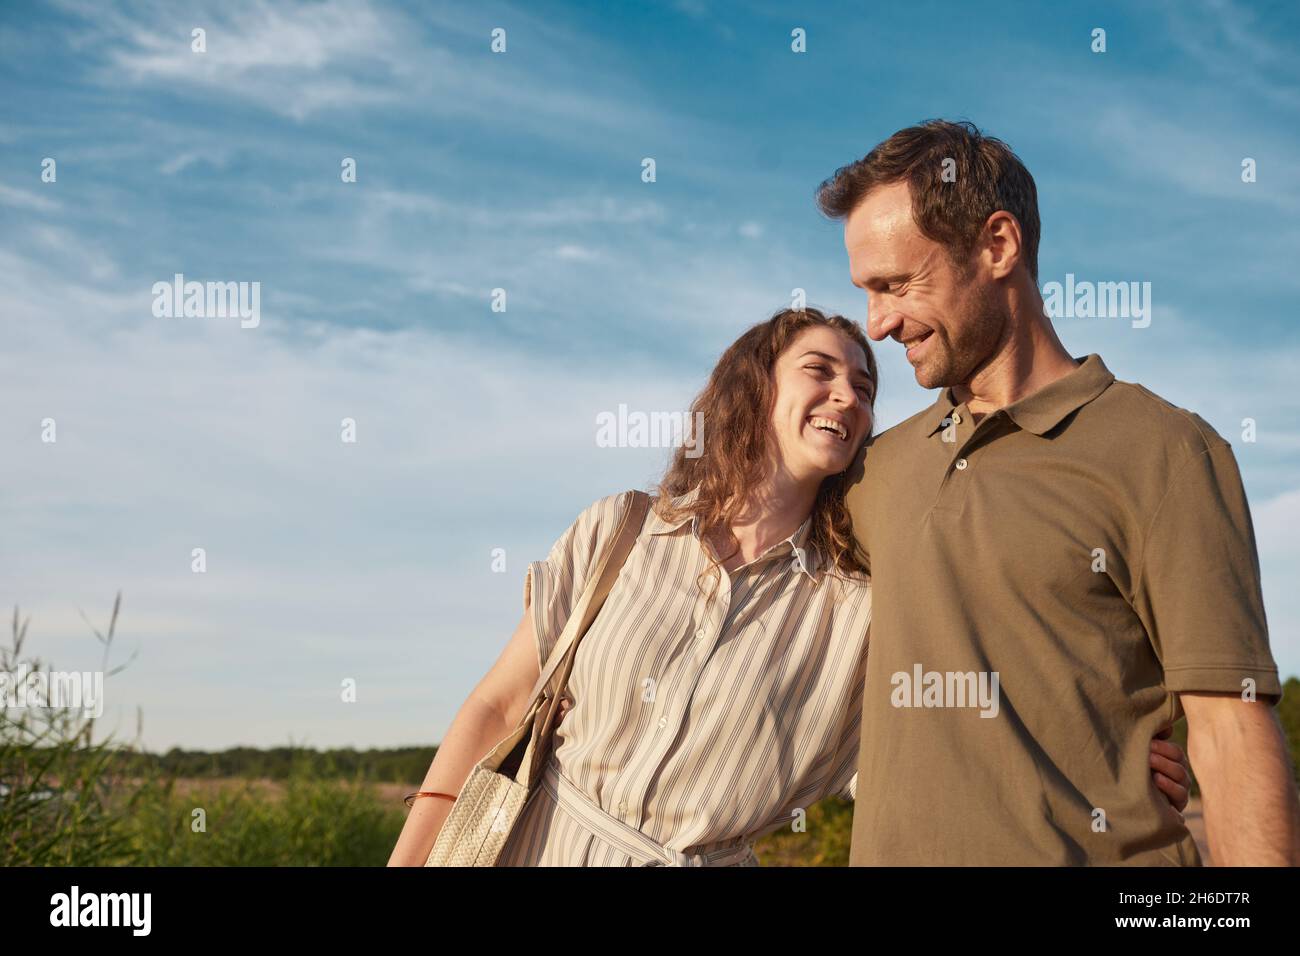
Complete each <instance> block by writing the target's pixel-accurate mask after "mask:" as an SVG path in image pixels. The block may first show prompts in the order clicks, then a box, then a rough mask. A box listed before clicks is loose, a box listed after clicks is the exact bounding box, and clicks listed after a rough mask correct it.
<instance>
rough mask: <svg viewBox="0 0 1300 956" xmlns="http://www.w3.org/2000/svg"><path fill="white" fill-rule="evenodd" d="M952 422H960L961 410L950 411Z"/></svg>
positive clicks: (957, 423)
mask: <svg viewBox="0 0 1300 956" xmlns="http://www.w3.org/2000/svg"><path fill="white" fill-rule="evenodd" d="M952 423H953V424H954V425H960V424H961V412H953V413H952Z"/></svg>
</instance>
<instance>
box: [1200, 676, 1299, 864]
mask: <svg viewBox="0 0 1300 956" xmlns="http://www.w3.org/2000/svg"><path fill="white" fill-rule="evenodd" d="M1179 697H1180V698H1181V700H1182V705H1183V710H1184V712H1186V714H1187V751H1188V755H1189V756H1190V757H1191V760H1192V770H1193V771H1194V772H1195V774H1196V781H1197V783H1198V784H1200V787H1201V800H1202V805H1203V809H1204V813H1205V829H1206V833H1207V836H1208V837H1209V841H1210V853H1211V855H1212V856H1213V857H1214V862H1215V864H1216V865H1218V866H1300V797H1297V795H1296V785H1295V778H1294V776H1293V775H1292V770H1291V761H1290V758H1289V757H1288V756H1287V751H1286V742H1285V740H1284V739H1283V737H1282V730H1281V727H1280V726H1279V725H1278V722H1277V715H1276V714H1275V713H1274V710H1273V708H1272V707H1271V706H1269V705H1268V704H1267V703H1265V702H1264V701H1262V700H1254V701H1247V700H1242V698H1241V695H1240V694H1206V693H1188V692H1183V693H1182V694H1180V695H1179Z"/></svg>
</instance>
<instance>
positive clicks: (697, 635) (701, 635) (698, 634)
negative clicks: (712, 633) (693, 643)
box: [695, 628, 708, 641]
mask: <svg viewBox="0 0 1300 956" xmlns="http://www.w3.org/2000/svg"><path fill="white" fill-rule="evenodd" d="M707 633H708V632H707V631H706V630H704V628H700V629H699V630H698V631H696V632H695V639H696V640H698V641H702V640H704V635H705V634H707Z"/></svg>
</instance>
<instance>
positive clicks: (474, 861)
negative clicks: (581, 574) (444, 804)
mask: <svg viewBox="0 0 1300 956" xmlns="http://www.w3.org/2000/svg"><path fill="white" fill-rule="evenodd" d="M649 507H650V497H649V496H648V495H647V494H646V493H645V492H643V491H633V492H632V500H631V504H630V506H629V507H628V509H627V511H625V512H624V513H623V517H622V520H620V521H619V525H618V529H617V531H616V532H615V534H614V537H613V538H612V539H611V541H610V544H609V547H608V548H607V549H606V550H605V553H604V554H603V555H602V556H601V558H600V563H599V564H598V565H597V566H596V567H595V569H594V570H593V571H592V574H591V575H590V577H589V578H588V579H587V586H586V587H585V588H583V592H582V596H581V597H580V598H579V599H578V603H577V604H576V605H574V607H573V610H572V612H571V613H570V614H569V619H568V620H567V621H566V622H565V625H564V631H563V632H562V633H561V634H560V638H559V640H558V641H557V642H556V644H555V648H554V649H553V650H552V651H551V655H550V657H549V658H548V659H547V662H546V668H545V669H544V670H543V671H542V673H541V675H540V676H539V677H538V678H537V683H536V684H535V685H534V686H533V691H532V694H531V695H530V697H531V699H532V704H531V705H530V706H529V708H528V711H527V712H526V713H525V714H524V717H523V719H522V720H521V721H520V722H519V725H518V726H517V727H516V728H515V729H514V730H513V731H511V733H510V734H509V736H507V737H506V738H505V739H504V740H502V741H501V742H500V743H499V744H497V745H496V746H495V747H493V748H492V751H491V752H490V753H489V754H488V755H487V756H486V757H484V758H483V759H482V760H480V761H479V762H478V763H477V764H475V765H474V769H472V770H471V771H470V773H469V776H468V777H467V778H466V779H465V783H464V785H463V786H462V787H461V788H460V794H459V795H458V796H457V797H456V802H455V803H454V804H452V808H451V813H449V814H448V815H447V819H446V820H445V821H444V822H443V824H442V829H441V830H439V831H438V839H437V840H436V841H435V842H434V844H433V849H432V850H431V851H430V852H429V858H428V859H427V860H426V861H425V864H424V865H425V866H495V865H496V862H497V859H498V858H499V857H500V855H501V851H502V849H503V848H504V847H505V844H506V840H507V838H508V837H509V836H510V832H511V831H512V830H513V829H514V827H515V824H516V823H517V822H518V820H519V817H520V815H521V814H522V813H523V809H524V804H526V803H527V802H528V798H529V797H530V796H531V795H532V793H533V792H534V791H535V790H536V788H537V786H538V785H539V783H540V780H541V776H542V772H543V771H544V770H545V767H546V761H547V760H548V759H549V758H550V753H551V739H552V737H553V736H554V731H555V723H556V718H557V715H558V712H559V701H560V697H561V696H563V694H564V690H565V688H566V687H567V686H568V682H569V674H570V672H571V671H572V670H573V661H574V657H575V656H576V655H577V652H578V643H579V641H581V640H582V636H583V635H584V634H586V633H587V630H588V628H590V626H591V622H592V621H593V620H595V617H596V613H597V612H598V611H599V610H600V608H601V605H602V604H604V603H605V598H606V597H607V596H608V594H609V592H610V589H611V588H612V587H613V586H614V581H615V579H616V578H617V577H618V572H619V570H620V569H621V568H622V567H623V563H624V562H625V561H626V560H627V556H628V554H629V553H630V552H631V550H632V545H633V544H634V543H635V542H636V539H637V536H638V535H639V534H640V533H641V528H642V525H643V524H644V523H645V517H646V514H647V512H648V511H649Z"/></svg>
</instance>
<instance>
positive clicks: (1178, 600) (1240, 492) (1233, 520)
mask: <svg viewBox="0 0 1300 956" xmlns="http://www.w3.org/2000/svg"><path fill="white" fill-rule="evenodd" d="M1140 562H1141V563H1140V567H1139V571H1138V574H1137V576H1136V579H1135V580H1136V585H1135V591H1134V609H1135V610H1136V612H1137V614H1138V616H1139V617H1140V618H1141V619H1142V623H1143V625H1144V626H1145V627H1146V631H1147V634H1148V635H1149V637H1150V639H1151V643H1152V646H1153V647H1154V649H1155V653H1156V655H1157V657H1158V658H1159V659H1160V663H1161V665H1162V666H1163V668H1164V675H1165V688H1166V689H1167V690H1169V691H1173V692H1179V691H1190V692H1195V691H1207V692H1215V691H1219V692H1227V693H1237V694H1240V693H1242V691H1243V689H1244V688H1246V687H1249V686H1251V685H1250V684H1249V683H1247V682H1248V681H1253V686H1254V690H1255V693H1256V695H1257V696H1258V698H1259V699H1261V700H1262V699H1266V698H1271V700H1270V701H1269V702H1270V703H1276V701H1277V698H1278V697H1280V696H1281V693H1282V687H1281V684H1280V683H1279V681H1278V674H1277V664H1276V663H1275V662H1274V660H1273V655H1272V653H1271V652H1270V650H1269V644H1268V625H1267V623H1266V622H1265V619H1264V597H1263V593H1262V591H1261V590H1260V576H1259V555H1258V553H1257V552H1256V550H1255V530H1254V526H1253V524H1252V522H1251V517H1250V508H1249V506H1248V505H1247V504H1246V492H1245V489H1244V488H1243V487H1242V484H1241V474H1240V472H1239V471H1238V469H1237V461H1236V458H1235V457H1234V456H1233V454H1232V448H1231V446H1230V445H1229V444H1228V443H1227V442H1225V441H1223V440H1222V439H1220V440H1219V441H1217V442H1212V443H1210V444H1209V446H1208V447H1206V448H1204V449H1203V450H1201V451H1200V452H1199V453H1195V454H1193V455H1192V457H1191V458H1189V459H1187V460H1186V461H1185V462H1184V463H1183V464H1182V465H1180V466H1178V468H1177V470H1176V471H1175V472H1174V473H1173V474H1172V475H1171V477H1170V479H1169V483H1168V486H1167V488H1166V491H1165V494H1164V498H1163V500H1162V501H1161V502H1160V503H1159V505H1158V506H1157V507H1156V511H1155V513H1154V514H1153V515H1152V516H1151V519H1150V527H1149V529H1148V531H1147V533H1146V535H1145V537H1144V542H1143V545H1142V553H1141V557H1140Z"/></svg>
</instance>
